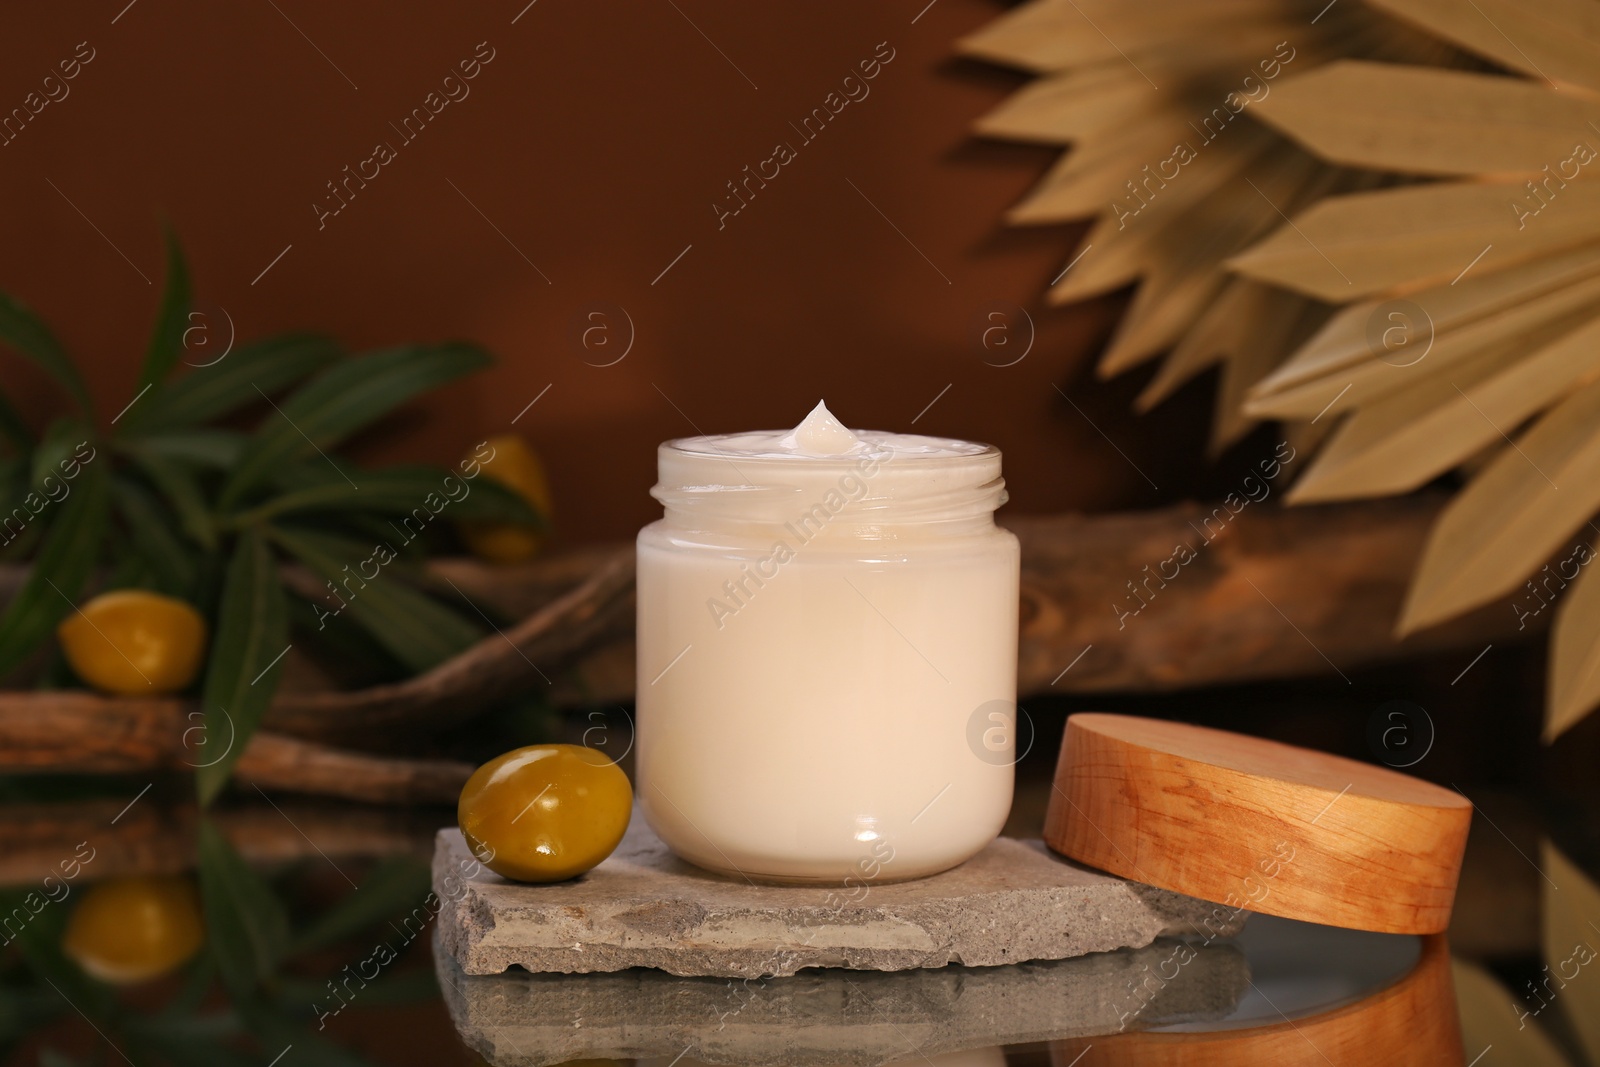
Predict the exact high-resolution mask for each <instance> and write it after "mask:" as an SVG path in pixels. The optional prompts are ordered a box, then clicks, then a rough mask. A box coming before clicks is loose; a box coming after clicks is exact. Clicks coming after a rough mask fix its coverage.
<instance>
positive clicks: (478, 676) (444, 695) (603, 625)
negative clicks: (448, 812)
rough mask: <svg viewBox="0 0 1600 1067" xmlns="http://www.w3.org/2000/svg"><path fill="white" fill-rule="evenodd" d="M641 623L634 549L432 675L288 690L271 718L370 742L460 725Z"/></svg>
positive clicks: (325, 735) (296, 730)
mask: <svg viewBox="0 0 1600 1067" xmlns="http://www.w3.org/2000/svg"><path fill="white" fill-rule="evenodd" d="M561 565H562V566H568V565H569V564H565V563H563V564H561ZM445 573H448V572H445ZM524 573H527V572H524ZM535 573H542V572H535ZM479 574H480V577H479V580H478V583H474V584H475V585H476V584H481V585H483V586H488V585H490V584H492V583H493V582H495V580H496V576H495V574H494V572H493V571H492V570H488V571H485V570H483V569H482V568H479ZM527 584H530V583H527V582H526V581H525V582H524V583H522V587H523V588H526V586H527ZM463 592H466V593H467V595H468V597H469V598H470V597H473V592H472V591H470V590H467V589H465V588H463ZM478 592H479V593H480V594H482V593H483V592H484V590H483V589H481V588H480V589H479V590H478ZM504 597H505V594H504V593H502V594H500V597H498V598H496V597H490V596H485V597H484V599H485V600H490V601H491V602H492V603H493V604H494V605H496V606H498V605H499V604H502V603H504ZM632 629H633V553H632V551H631V550H630V551H629V552H627V553H626V554H623V553H611V554H608V555H606V556H604V557H600V559H599V560H598V565H597V567H596V568H595V569H594V570H593V571H591V572H589V573H588V574H587V576H586V577H584V578H582V580H581V581H579V582H578V584H577V585H576V586H575V587H572V588H569V589H567V591H566V592H563V593H561V594H560V595H559V596H557V597H555V599H553V600H549V601H546V602H544V603H543V604H542V606H540V607H539V608H538V609H537V610H535V611H533V612H532V613H531V614H529V615H528V616H527V617H526V618H524V619H523V620H522V621H521V622H519V623H517V624H516V625H515V626H512V627H510V628H509V629H506V630H505V631H503V632H501V633H498V634H495V635H493V636H490V637H486V638H484V639H483V640H482V641H480V642H478V643H477V644H476V645H474V646H472V647H471V648H469V649H467V650H466V651H465V652H463V653H462V654H461V655H459V656H456V657H454V658H453V659H450V660H447V661H446V662H444V663H441V664H440V665H439V666H437V667H435V668H433V669H432V670H430V671H427V672H426V673H424V674H419V675H417V676H416V677H415V678H410V679H407V680H406V681H404V682H397V683H394V684H391V685H378V686H372V687H370V688H367V689H359V690H355V691H353V692H321V693H284V694H281V695H280V696H279V698H278V699H276V700H274V701H273V704H272V707H271V708H270V709H269V710H268V712H267V716H266V722H267V724H268V725H269V726H271V727H272V728H273V729H276V730H279V731H281V732H284V733H288V734H293V735H295V736H296V737H308V738H318V739H325V740H332V739H353V740H362V739H369V738H370V737H371V735H372V734H373V732H375V731H379V730H396V729H428V728H433V729H436V728H438V727H440V726H442V725H445V724H447V723H448V724H449V725H457V724H459V723H461V722H463V721H465V720H466V719H467V718H469V717H471V716H472V715H474V714H476V713H477V712H481V711H483V710H484V709H486V708H488V707H490V706H491V705H493V704H495V703H497V702H499V701H501V700H504V699H506V698H507V697H510V696H514V695H516V694H517V693H520V692H524V691H526V690H527V689H529V688H530V687H532V686H533V685H535V684H540V685H549V684H551V683H550V681H549V675H550V674H552V673H556V672H557V671H558V668H559V667H560V666H562V665H563V664H564V663H566V662H567V661H569V660H571V659H572V658H574V657H575V656H577V655H578V654H580V653H581V652H583V651H584V650H586V649H587V648H589V647H591V646H593V645H594V644H595V643H597V642H602V641H604V640H605V639H607V638H610V637H612V636H614V635H615V634H616V633H618V632H632Z"/></svg>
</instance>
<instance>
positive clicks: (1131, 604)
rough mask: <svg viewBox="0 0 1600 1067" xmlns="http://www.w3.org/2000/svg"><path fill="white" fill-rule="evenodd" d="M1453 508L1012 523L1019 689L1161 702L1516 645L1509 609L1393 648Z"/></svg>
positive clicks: (1251, 511) (1188, 508)
mask: <svg viewBox="0 0 1600 1067" xmlns="http://www.w3.org/2000/svg"><path fill="white" fill-rule="evenodd" d="M1444 504H1445V499H1444V498H1443V497H1440V496H1421V497H1402V498H1397V499H1391V500H1381V501H1373V502H1363V503H1350V504H1339V505H1330V506H1321V507H1296V508H1279V507H1275V506H1273V505H1272V504H1268V503H1265V502H1263V503H1260V504H1249V505H1247V506H1245V507H1244V508H1243V510H1242V511H1240V512H1239V513H1238V514H1237V515H1232V516H1230V515H1229V512H1228V510H1227V509H1226V508H1224V507H1221V506H1217V507H1211V508H1208V507H1205V506H1202V505H1199V504H1183V505H1179V506H1177V507H1173V508H1164V509H1161V510H1159V511H1151V512H1140V513H1129V514H1122V515H1104V516H1076V515H1069V516H1060V517H1050V518H1026V519H1018V520H1009V521H1007V523H1006V525H1007V526H1008V527H1010V528H1011V529H1012V530H1013V531H1015V533H1016V534H1017V536H1018V538H1020V539H1021V541H1022V630H1021V649H1020V659H1019V689H1020V691H1021V692H1022V693H1023V694H1025V695H1026V694H1036V693H1045V692H1064V691H1065V692H1090V693H1094V692H1151V691H1161V690H1172V689H1183V688H1190V687H1194V686H1202V685H1214V684H1222V683H1237V682H1245V681H1254V680H1259V679H1268V678H1293V677H1302V676H1309V675H1319V674H1343V675H1348V674H1349V673H1350V672H1351V671H1354V670H1359V669H1361V668H1364V667H1369V666H1373V665H1375V664H1379V663H1384V662H1388V661H1392V660H1399V659H1406V658H1412V657H1416V656H1418V655H1422V654H1426V653H1433V652H1440V651H1447V650H1452V649H1458V648H1460V649H1468V648H1470V649H1473V650H1474V651H1476V650H1477V649H1480V648H1482V647H1483V645H1484V644H1485V643H1486V642H1488V641H1502V640H1508V639H1511V638H1514V637H1515V636H1517V634H1518V631H1517V625H1516V624H1517V618H1516V613H1515V612H1514V611H1512V610H1511V608H1510V607H1509V606H1508V605H1504V604H1496V605H1491V606H1489V607H1486V608H1484V609H1482V610H1480V611H1477V612H1474V613H1471V614H1469V615H1466V616H1463V617H1462V618H1460V619H1457V620H1454V621H1453V622H1451V623H1449V624H1446V625H1444V626H1439V627H1436V628H1434V629H1431V630H1427V631H1423V632H1421V633H1418V634H1414V635H1412V636H1411V637H1408V638H1407V639H1405V640H1404V641H1400V640H1397V639H1396V638H1395V637H1394V626H1395V622H1396V620H1397V619H1398V618H1399V614H1400V604H1401V601H1402V600H1403V598H1404V596H1405V591H1406V587H1407V586H1408V584H1409V583H1410V580H1411V573H1412V568H1413V566H1414V565H1415V563H1416V560H1417V557H1418V556H1419V555H1420V554H1421V551H1422V546H1423V543H1424V541H1425V540H1426V538H1427V534H1428V530H1429V528H1430V527H1431V526H1432V524H1433V521H1434V518H1435V517H1436V516H1437V515H1438V513H1439V511H1440V510H1441V509H1442V508H1443V506H1444ZM1208 536H1209V537H1210V540H1209V541H1208V539H1207V538H1208ZM1179 546H1184V548H1185V549H1187V550H1188V552H1192V553H1193V558H1192V560H1191V561H1190V562H1188V563H1181V564H1180V563H1179V560H1181V559H1182V558H1185V555H1186V553H1184V552H1180V551H1179ZM1169 561H1170V562H1169ZM1533 632H1534V631H1533V629H1532V628H1531V627H1530V628H1529V629H1528V630H1526V631H1523V632H1522V635H1521V636H1523V637H1527V636H1530V635H1531V634H1532V633H1533ZM1090 646H1093V647H1092V648H1090ZM1086 648H1087V649H1089V651H1088V652H1084V650H1085V649H1086ZM1080 653H1082V654H1083V658H1082V659H1081V660H1079V659H1077V657H1078V656H1079V654H1080ZM1075 661H1076V662H1075ZM1069 665H1071V669H1070V670H1067V672H1066V674H1064V675H1063V674H1062V673H1061V672H1062V671H1063V670H1065V669H1066V668H1067V667H1068V666H1069Z"/></svg>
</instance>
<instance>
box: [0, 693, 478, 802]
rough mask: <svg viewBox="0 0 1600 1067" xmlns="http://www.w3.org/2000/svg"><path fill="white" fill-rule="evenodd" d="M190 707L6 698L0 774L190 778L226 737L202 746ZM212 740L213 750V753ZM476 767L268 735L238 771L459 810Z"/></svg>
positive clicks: (294, 786)
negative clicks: (183, 774) (185, 774)
mask: <svg viewBox="0 0 1600 1067" xmlns="http://www.w3.org/2000/svg"><path fill="white" fill-rule="evenodd" d="M197 715H198V713H197V712H196V711H195V710H194V709H193V707H192V706H191V705H189V704H188V703H187V702H185V701H181V700H168V699H145V700H126V699H125V700H108V699H106V698H104V697H101V696H98V695H96V694H93V693H81V692H65V691H56V692H32V693H7V694H3V695H0V739H3V743H0V774H10V773H17V772H29V771H45V770H48V771H51V772H52V773H58V774H126V773H131V772H139V773H145V772H151V771H186V770H188V771H192V770H193V769H194V768H195V767H197V766H198V765H200V764H202V763H211V762H215V761H216V760H217V759H218V758H220V756H221V755H222V753H223V752H225V751H226V749H227V747H228V746H229V745H231V744H232V740H231V739H228V738H217V739H208V740H207V742H206V743H204V744H201V743H199V738H198V735H195V736H194V737H193V738H191V735H194V731H195V730H196V729H197V728H198V723H199V722H200V720H199V718H198V717H197ZM212 740H214V741H215V744H212V743H211V742H212ZM472 770H473V768H472V767H471V766H469V765H468V764H465V763H457V762H454V761H448V760H416V759H386V758H383V757H379V756H370V755H366V754H364V753H357V752H347V751H340V750H337V749H332V748H329V747H327V746H325V745H320V744H317V743H315V742H311V741H305V740H301V739H299V738H292V737H284V736H281V735H275V734H273V733H271V732H269V731H260V732H258V733H256V735H255V736H254V737H253V738H252V739H251V740H250V743H249V745H248V747H246V748H245V750H244V752H243V753H242V754H241V755H240V757H239V761H238V763H236V764H235V765H234V775H235V777H236V778H237V779H238V780H239V781H241V782H245V783H253V784H256V785H259V786H264V787H269V788H273V789H282V790H286V791H289V792H298V793H315V794H317V795H320V796H328V797H341V798H344V799H347V800H360V801H366V802H369V803H380V804H388V803H433V804H440V803H443V804H449V803H454V802H455V800H456V798H457V796H458V795H459V794H460V792H461V787H462V786H463V785H464V784H466V780H467V778H468V777H469V776H470V775H471V773H472Z"/></svg>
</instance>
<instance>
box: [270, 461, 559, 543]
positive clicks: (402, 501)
mask: <svg viewBox="0 0 1600 1067" xmlns="http://www.w3.org/2000/svg"><path fill="white" fill-rule="evenodd" d="M273 487H274V488H276V489H279V490H281V492H280V494H279V495H278V496H275V497H271V498H269V499H268V500H267V501H266V502H265V503H263V504H260V505H259V506H257V507H255V508H252V509H251V510H250V511H248V512H246V513H244V514H243V515H241V516H240V517H239V520H240V521H241V522H246V521H257V520H260V519H266V518H270V517H273V516H277V515H285V514H289V513H292V512H312V511H337V512H350V511H360V512H368V513H373V514H379V515H405V516H408V519H407V520H403V521H407V522H408V523H409V525H410V526H411V527H412V528H413V530H415V531H420V530H422V529H424V528H426V527H427V526H428V525H429V524H430V523H432V521H433V520H434V519H435V518H444V519H498V520H502V521H505V522H519V523H526V524H528V525H529V526H533V527H536V528H543V526H544V522H543V517H542V516H541V515H540V514H539V513H538V512H537V511H535V510H534V509H533V508H532V507H531V506H530V505H529V504H528V502H527V501H526V500H524V499H523V498H522V497H520V496H518V495H517V494H516V493H514V492H512V491H511V490H510V489H507V488H506V487H505V486H503V485H501V484H499V483H498V482H493V481H490V480H489V479H488V478H477V479H469V478H466V477H464V476H462V475H460V474H458V473H456V472H455V471H452V470H449V469H446V468H444V467H432V466H424V465H402V466H394V467H384V468H381V469H379V470H352V471H350V478H349V480H346V478H345V477H344V475H342V474H340V473H339V472H338V471H335V470H334V469H333V468H332V467H330V466H329V465H328V464H326V463H324V462H322V461H321V460H320V459H316V460H312V461H311V462H309V463H303V464H295V465H293V466H289V467H285V468H284V469H283V470H281V471H279V472H278V474H277V475H276V476H275V477H274V478H273Z"/></svg>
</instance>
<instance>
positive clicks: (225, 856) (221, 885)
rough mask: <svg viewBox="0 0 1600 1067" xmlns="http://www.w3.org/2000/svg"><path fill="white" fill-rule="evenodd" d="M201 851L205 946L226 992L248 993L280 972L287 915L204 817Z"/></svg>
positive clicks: (287, 926)
mask: <svg viewBox="0 0 1600 1067" xmlns="http://www.w3.org/2000/svg"><path fill="white" fill-rule="evenodd" d="M198 852H199V865H200V897H201V900H202V901H203V902H204V906H205V918H206V946H207V951H209V952H210V953H211V957H212V959H214V960H215V961H216V964H217V971H218V972H219V973H220V974H221V975H222V981H223V984H224V985H226V986H227V987H228V991H229V992H230V993H232V994H234V996H236V997H244V998H247V997H249V996H250V995H251V994H252V993H253V992H254V991H255V990H256V989H257V988H258V987H260V986H261V985H262V983H264V982H268V981H270V980H271V979H272V977H273V976H274V974H275V973H276V972H277V968H278V962H279V961H280V960H281V959H282V958H283V953H284V949H285V947H286V946H287V944H288V941H289V917H288V914H287V913H286V912H285V911H284V907H283V904H282V903H281V902H280V901H279V900H278V898H277V895H276V894H274V893H273V891H272V887H271V886H270V885H268V884H267V882H266V880H265V879H264V878H262V877H261V876H260V875H259V874H257V873H256V872H255V871H254V870H252V869H251V868H250V865H249V864H247V863H245V861H244V859H243V858H242V857H241V856H240V855H239V853H238V852H236V851H234V848H233V846H232V845H230V844H229V843H228V839H227V838H226V837H224V836H222V832H221V831H220V830H218V829H217V827H216V825H215V824H214V823H212V822H211V820H210V819H202V820H201V822H200V834H199V847H198Z"/></svg>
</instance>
